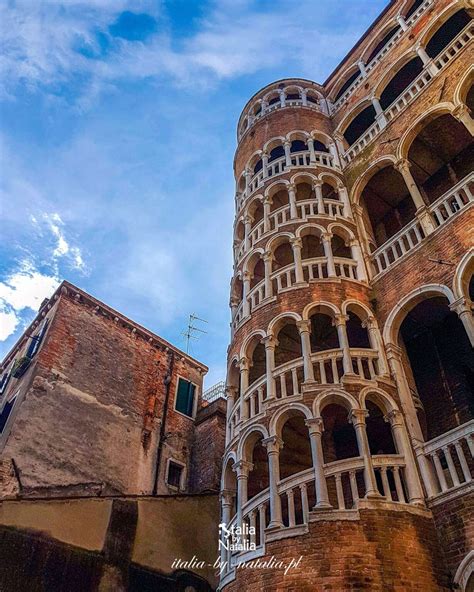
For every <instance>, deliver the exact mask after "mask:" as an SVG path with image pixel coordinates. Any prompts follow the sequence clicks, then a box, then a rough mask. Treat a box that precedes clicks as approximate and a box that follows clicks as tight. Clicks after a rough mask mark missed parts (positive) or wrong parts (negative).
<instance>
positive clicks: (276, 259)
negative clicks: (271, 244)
mask: <svg viewBox="0 0 474 592" xmlns="http://www.w3.org/2000/svg"><path fill="white" fill-rule="evenodd" d="M292 263H293V249H292V248H291V245H290V243H289V240H288V239H286V240H284V242H282V243H281V244H279V245H278V247H277V248H276V249H275V252H274V253H273V271H277V270H278V269H281V268H282V267H286V266H287V265H291V264H292Z"/></svg>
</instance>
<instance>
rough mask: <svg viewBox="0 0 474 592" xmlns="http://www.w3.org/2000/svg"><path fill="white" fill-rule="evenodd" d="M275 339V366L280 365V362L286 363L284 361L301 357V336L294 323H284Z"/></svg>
mask: <svg viewBox="0 0 474 592" xmlns="http://www.w3.org/2000/svg"><path fill="white" fill-rule="evenodd" d="M277 339H278V345H277V346H276V348H275V366H281V365H282V364H286V362H290V361H291V360H297V359H298V358H301V356H302V353H301V338H300V334H299V331H298V328H297V327H296V325H294V324H288V325H285V326H284V327H283V328H282V329H281V331H280V332H279V333H278V336H277Z"/></svg>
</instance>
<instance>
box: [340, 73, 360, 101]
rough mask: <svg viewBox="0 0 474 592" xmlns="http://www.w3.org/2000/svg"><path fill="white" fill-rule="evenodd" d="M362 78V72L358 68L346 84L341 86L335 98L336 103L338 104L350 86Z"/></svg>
mask: <svg viewBox="0 0 474 592" xmlns="http://www.w3.org/2000/svg"><path fill="white" fill-rule="evenodd" d="M359 76H360V70H359V68H357V69H356V70H355V71H354V72H353V73H352V74H351V75H350V76H349V78H348V79H347V80H346V81H345V82H344V84H343V85H342V86H341V88H340V89H339V91H338V93H337V95H336V96H335V98H334V102H335V103H336V102H337V101H338V100H339V99H340V98H341V97H342V95H343V94H344V93H345V92H346V90H347V89H348V88H349V87H350V85H351V84H352V83H353V82H354V80H356V79H357V78H359Z"/></svg>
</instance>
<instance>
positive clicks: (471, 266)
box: [453, 247, 474, 302]
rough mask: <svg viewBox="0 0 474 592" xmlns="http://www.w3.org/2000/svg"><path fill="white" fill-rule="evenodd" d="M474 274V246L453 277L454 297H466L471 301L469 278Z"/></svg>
mask: <svg viewBox="0 0 474 592" xmlns="http://www.w3.org/2000/svg"><path fill="white" fill-rule="evenodd" d="M473 274H474V247H471V249H469V251H468V252H467V253H466V254H465V255H464V257H463V258H462V259H461V261H460V262H459V264H458V266H457V268H456V272H455V274H454V279H453V293H454V298H455V299H456V300H458V299H459V298H466V300H467V301H468V302H470V301H471V298H470V296H469V280H470V277H472V275H473Z"/></svg>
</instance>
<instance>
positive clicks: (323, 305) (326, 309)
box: [301, 300, 341, 321]
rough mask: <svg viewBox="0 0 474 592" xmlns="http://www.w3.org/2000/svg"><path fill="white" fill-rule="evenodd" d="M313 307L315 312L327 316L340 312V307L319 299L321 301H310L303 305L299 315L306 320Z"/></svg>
mask: <svg viewBox="0 0 474 592" xmlns="http://www.w3.org/2000/svg"><path fill="white" fill-rule="evenodd" d="M315 309H317V312H319V313H322V314H327V315H328V316H330V317H332V318H334V317H336V316H337V315H340V314H341V311H340V309H339V308H338V307H337V306H336V305H335V304H332V303H331V302H325V301H322V300H321V301H316V302H310V303H309V304H307V305H306V306H305V307H304V309H303V312H302V315H301V316H302V318H303V320H305V321H308V320H309V319H310V317H311V313H312V312H313V311H314V310H315Z"/></svg>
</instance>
